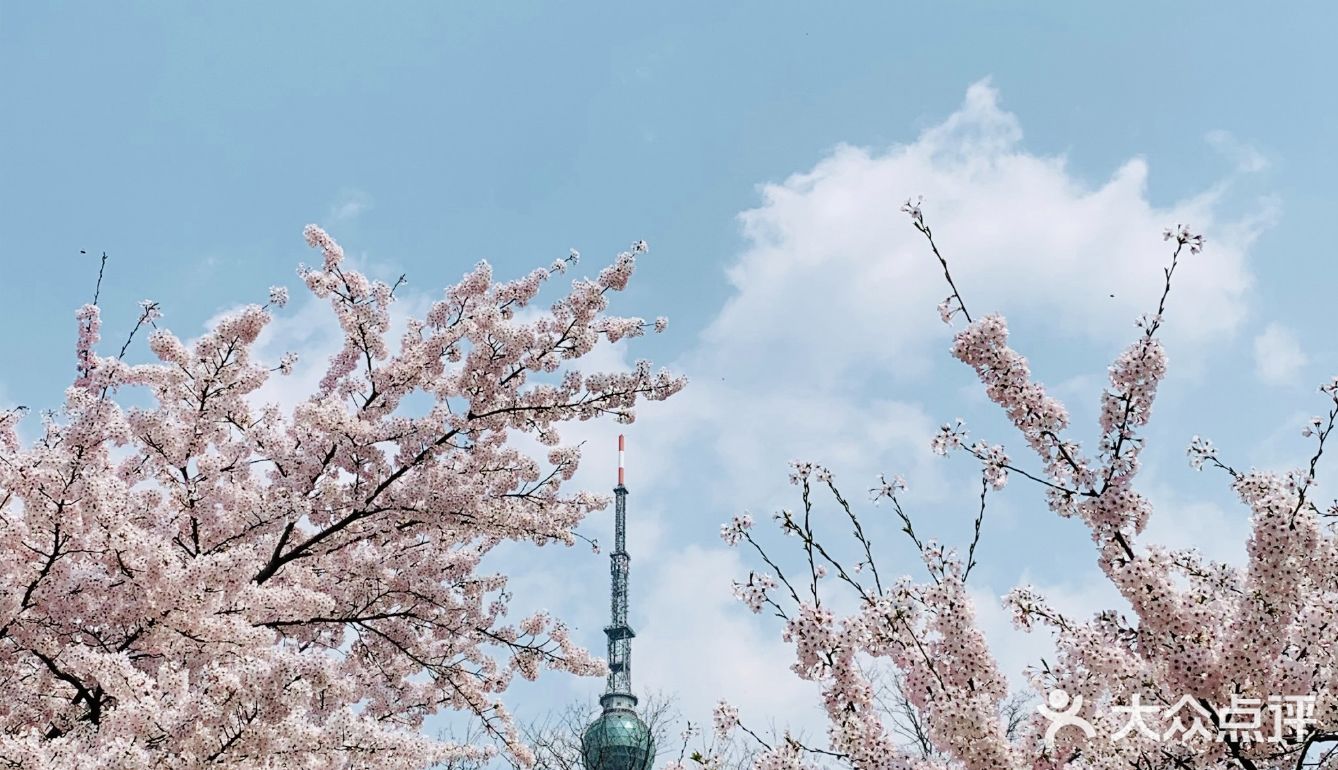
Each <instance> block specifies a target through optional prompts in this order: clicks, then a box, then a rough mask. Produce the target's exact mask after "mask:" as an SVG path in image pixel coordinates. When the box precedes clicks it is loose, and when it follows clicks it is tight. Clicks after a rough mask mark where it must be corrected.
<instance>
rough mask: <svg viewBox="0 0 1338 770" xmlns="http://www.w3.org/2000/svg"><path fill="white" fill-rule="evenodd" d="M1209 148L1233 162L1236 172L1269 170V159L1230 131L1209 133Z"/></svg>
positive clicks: (1206, 136) (1249, 172) (1207, 137)
mask: <svg viewBox="0 0 1338 770" xmlns="http://www.w3.org/2000/svg"><path fill="white" fill-rule="evenodd" d="M1204 139H1206V140H1207V142H1208V146H1210V147H1212V148H1213V149H1214V150H1216V151H1217V153H1218V154H1219V155H1221V156H1222V157H1224V158H1226V159H1227V160H1229V161H1231V162H1232V163H1233V164H1235V166H1236V171H1238V172H1240V173H1244V174H1253V173H1257V172H1259V171H1263V170H1264V169H1266V168H1268V166H1269V162H1268V158H1266V157H1264V154H1263V153H1262V152H1260V151H1259V150H1258V149H1257V148H1255V147H1254V146H1253V145H1251V144H1249V143H1247V142H1242V141H1241V140H1239V139H1237V138H1236V137H1235V136H1233V135H1232V134H1231V132H1229V131H1223V130H1222V129H1216V130H1213V131H1209V132H1208V133H1207V135H1205V136H1204Z"/></svg>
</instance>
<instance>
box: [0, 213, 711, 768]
mask: <svg viewBox="0 0 1338 770" xmlns="http://www.w3.org/2000/svg"><path fill="white" fill-rule="evenodd" d="M305 236H306V240H307V242H308V243H309V244H310V245H311V246H312V247H313V248H315V249H317V250H318V251H319V253H320V254H321V261H320V266H318V267H304V268H302V270H301V272H300V275H301V277H302V280H303V283H304V284H305V285H306V287H307V288H308V289H309V290H310V291H311V292H312V294H314V295H315V296H316V297H318V298H324V299H326V300H328V302H329V306H330V309H331V311H332V315H333V320H334V322H335V323H336V324H337V328H338V329H339V330H340V333H341V335H342V346H341V348H340V350H339V351H338V352H337V353H336V354H335V355H334V356H333V357H332V358H331V359H330V361H329V363H328V366H327V367H326V369H325V371H324V376H323V377H321V378H320V381H319V384H318V385H317V387H316V389H315V391H314V392H312V393H310V394H308V397H307V398H306V399H305V400H303V401H301V402H300V403H298V404H297V405H296V406H295V407H292V408H290V409H283V408H280V407H279V406H277V405H273V404H264V403H260V402H259V397H258V395H257V393H258V390H259V389H260V387H261V386H262V385H263V384H264V383H265V382H266V380H267V378H268V377H269V376H271V374H272V373H273V372H274V371H276V370H277V371H278V372H280V373H284V374H287V373H290V372H292V371H293V370H294V367H295V366H296V365H297V358H296V356H293V355H291V354H290V355H286V356H284V357H283V359H282V360H281V361H280V362H279V363H278V365H277V366H273V365H269V366H267V365H265V364H264V363H262V362H261V361H260V360H258V358H257V355H256V343H257V340H258V339H259V338H260V335H261V334H262V332H263V331H264V329H265V328H266V327H267V326H268V324H269V323H270V322H271V321H272V319H273V316H272V311H273V310H274V309H276V308H279V307H282V306H283V305H284V304H285V303H286V302H287V301H288V294H287V291H286V290H285V289H282V288H281V287H276V288H274V289H271V290H270V292H269V298H268V299H269V302H268V304H267V305H266V306H261V305H250V306H247V307H245V308H243V309H241V310H239V311H237V312H235V313H232V314H230V315H228V316H226V317H224V318H223V319H222V320H220V321H219V322H218V323H217V324H216V325H215V326H214V327H213V328H212V329H210V330H209V331H208V332H206V333H205V334H204V335H202V336H200V337H199V338H198V339H195V340H193V341H187V340H183V339H181V338H179V337H177V336H176V335H174V334H172V333H171V332H170V331H168V330H166V329H163V328H157V324H155V322H156V321H157V320H158V319H159V317H160V314H159V311H158V305H157V304H155V303H147V304H145V305H144V306H142V307H141V315H140V322H141V325H146V326H153V327H155V328H154V329H153V331H152V333H151V334H149V336H148V348H149V351H150V352H151V353H152V355H153V356H155V357H156V358H157V361H156V362H153V363H141V364H132V363H129V362H127V361H125V360H123V359H122V356H121V355H120V354H117V355H110V356H102V355H100V354H99V353H98V346H99V343H100V334H101V314H100V310H99V308H98V307H97V306H96V305H86V306H84V307H83V308H81V309H80V310H79V311H78V312H77V314H76V321H77V324H78V337H77V340H76V342H75V351H76V365H77V370H76V379H75V383H74V386H73V387H71V388H69V389H68V390H67V391H66V398H65V403H64V406H63V408H62V409H61V410H60V412H59V413H56V414H53V415H50V416H48V417H47V418H46V419H44V420H43V423H42V424H41V425H40V426H39V430H40V432H41V435H40V437H39V438H38V439H37V440H36V441H35V442H34V443H32V444H31V445H24V444H23V443H22V442H20V441H19V440H18V435H17V432H16V428H15V426H16V423H17V422H18V420H19V419H21V417H22V415H21V413H19V412H17V411H15V412H6V413H4V414H3V415H0V514H2V515H3V520H4V522H5V526H4V527H3V529H2V530H0V549H3V553H4V559H3V560H0V679H3V681H4V682H6V689H5V703H4V706H3V708H0V727H2V728H3V729H0V764H4V765H5V766H6V767H15V768H33V769H36V768H52V767H115V768H126V769H127V770H134V769H136V768H149V767H205V766H208V767H220V768H257V767H266V768H276V769H282V768H352V767H369V766H376V767H384V768H403V769H404V770H408V769H409V768H415V769H420V768H426V767H429V766H433V765H434V763H456V762H466V763H467V762H475V761H487V760H488V759H489V758H490V757H493V756H494V755H496V754H497V753H498V752H501V753H502V754H504V755H505V756H506V758H507V761H508V762H510V763H514V764H518V765H525V764H528V763H529V762H531V761H532V760H533V754H532V752H531V751H530V750H529V749H528V748H527V747H526V745H525V742H524V740H523V739H522V738H521V736H520V733H519V732H518V730H517V728H516V726H515V725H514V722H513V720H512V719H511V717H510V715H509V712H508V711H507V709H506V708H505V706H504V704H503V701H502V696H503V694H504V693H505V692H506V690H507V689H508V687H509V685H510V683H511V681H512V680H513V679H514V677H516V676H520V677H522V678H525V679H533V678H534V677H536V676H538V675H539V674H540V672H541V671H542V670H545V669H549V670H560V671H567V672H572V673H576V674H582V675H597V674H602V673H604V669H605V667H604V664H603V663H602V662H601V661H600V660H598V659H596V658H595V657H593V656H592V655H590V654H589V653H588V652H587V651H585V650H584V649H582V648H580V647H579V646H578V645H576V644H575V642H574V641H573V639H572V638H571V635H570V633H569V631H568V629H567V627H566V626H564V625H563V624H562V623H561V622H560V621H559V620H558V619H556V618H553V617H550V616H548V615H546V614H542V613H540V614H536V615H532V616H530V617H527V618H523V619H520V620H519V621H515V622H513V621H508V620H507V617H506V615H507V612H508V607H509V605H510V593H509V591H508V581H507V576H506V575H505V574H501V573H498V572H495V571H494V570H491V569H485V568H484V567H483V563H484V560H485V558H486V557H487V556H488V554H489V553H490V552H492V551H493V549H495V548H496V547H497V546H498V545H500V544H502V543H506V542H530V543H537V544H543V543H564V544H572V543H574V542H575V540H576V539H577V533H576V528H577V527H578V526H579V525H580V523H581V521H582V520H583V519H584V517H585V516H586V515H587V514H588V513H590V512H591V511H594V510H597V509H599V508H602V507H603V506H605V505H607V503H608V500H607V498H605V497H601V496H597V495H594V494H591V493H588V492H584V491H573V490H569V489H568V488H567V486H566V485H565V484H564V482H565V481H566V480H568V479H570V478H571V477H572V474H573V473H574V472H575V470H576V467H577V464H578V463H579V461H580V453H579V451H578V449H577V447H575V446H571V445H566V446H564V445H563V443H562V439H561V436H560V433H561V432H562V430H563V429H564V426H566V425H569V424H570V423H572V422H574V421H578V420H589V419H593V418H598V417H602V416H613V417H615V418H618V419H621V420H631V419H633V418H634V416H635V407H636V405H637V404H639V403H642V402H645V401H648V400H649V401H656V400H661V399H665V398H668V397H670V396H672V395H673V394H674V393H676V392H677V391H678V390H680V389H681V388H682V387H683V384H684V381H683V380H682V379H681V378H679V377H676V376H673V375H671V374H668V373H666V372H652V371H651V369H650V365H649V364H648V363H645V362H642V363H639V364H637V365H636V366H635V367H633V368H632V370H630V371H627V372H621V373H606V372H599V371H591V370H589V369H588V368H585V367H581V366H579V364H580V363H581V359H582V358H583V357H585V356H586V355H587V354H588V353H589V352H590V351H591V350H592V349H593V347H594V345H595V344H596V342H597V340H598V339H599V338H600V337H601V335H605V334H607V331H608V330H610V329H619V328H626V324H627V323H628V321H626V320H625V319H621V318H617V317H614V316H610V315H608V314H607V313H606V310H607V305H608V296H607V295H608V292H612V291H617V290H619V289H621V288H622V287H623V286H625V285H626V283H627V281H628V279H629V277H630V275H631V273H632V270H633V267H634V262H635V259H634V255H635V254H640V253H642V252H644V250H645V249H644V244H638V245H637V246H636V247H634V248H633V250H632V251H629V252H627V253H626V254H624V255H620V256H619V257H618V258H617V260H616V261H615V264H614V266H613V267H612V268H610V269H609V270H607V271H605V272H604V274H602V277H601V279H600V280H599V281H589V280H581V279H578V280H576V281H574V282H573V283H572V286H571V289H570V291H568V292H566V293H565V294H564V295H561V296H559V297H558V298H557V299H556V301H555V302H554V303H553V304H552V306H551V309H549V310H547V311H546V312H538V313H528V314H526V316H527V317H528V318H530V320H527V321H523V322H522V321H520V320H518V316H517V315H516V311H517V310H519V309H521V308H524V307H527V306H528V305H530V304H531V303H533V302H534V301H535V300H536V299H537V297H538V296H539V291H540V289H541V287H542V286H543V285H544V284H545V283H546V282H547V281H548V279H549V278H550V277H551V276H552V275H553V274H555V272H556V271H555V270H537V271H534V272H532V273H530V274H528V275H526V276H524V277H522V278H520V279H517V280H513V281H496V280H494V279H493V276H492V272H491V268H490V267H489V266H488V265H487V264H486V263H481V264H479V265H478V266H476V267H475V268H474V269H472V270H471V271H469V272H468V273H466V275H465V276H464V278H463V279H462V280H461V281H460V282H459V283H457V284H455V285H454V286H452V287H450V288H449V289H447V290H446V292H445V293H444V295H443V297H442V298H441V299H439V300H438V301H437V302H435V303H434V304H433V305H432V306H431V308H430V309H429V310H428V311H427V313H426V314H425V315H424V316H422V317H418V318H410V319H408V321H407V324H406V326H407V331H406V332H405V333H404V334H403V335H402V336H401V337H400V338H399V340H398V342H397V343H396V341H394V340H392V339H390V338H389V330H390V327H391V312H392V305H393V303H394V302H395V288H396V285H398V284H396V285H390V284H386V283H383V282H380V281H376V280H373V279H371V278H369V277H367V276H365V275H363V274H361V273H359V272H357V271H355V270H352V269H350V268H349V266H348V265H347V264H346V261H345V259H344V252H343V250H342V248H341V247H340V246H339V244H338V243H336V242H335V241H334V239H333V238H331V237H330V236H329V235H328V234H327V233H325V231H323V230H321V229H320V228H318V227H315V226H312V227H308V228H307V229H306V231H305ZM574 261H575V260H574V255H573V258H572V259H570V260H564V261H563V265H564V267H565V266H567V265H569V264H571V263H573V262H574ZM638 325H640V322H638ZM660 326H661V327H662V326H663V324H660ZM132 388H133V389H135V390H137V391H140V390H142V391H143V392H146V393H147V394H148V395H149V396H150V398H149V399H148V400H146V399H144V398H143V397H141V396H138V395H136V396H135V397H134V398H133V399H126V398H123V394H125V393H127V392H129V391H130V390H131V389H132ZM407 403H412V404H413V408H412V409H409V408H401V406H402V405H405V404H407ZM424 404H426V406H424ZM524 435H529V436H533V437H535V438H536V439H538V440H539V441H540V443H541V444H544V445H547V446H549V447H552V450H551V452H550V453H549V455H548V457H547V460H548V463H547V464H545V463H543V462H542V460H541V459H536V458H534V457H531V456H530V453H529V452H528V451H522V449H520V448H519V447H518V445H517V443H516V438H517V437H518V436H524ZM442 710H449V711H460V712H464V713H465V714H468V715H473V718H474V719H476V720H477V721H478V723H479V724H480V725H481V727H482V734H483V735H486V736H487V737H489V738H490V740H485V741H482V742H480V743H475V744H468V745H462V744H454V743H450V742H442V741H438V740H434V739H432V738H429V737H428V736H426V735H424V734H423V733H422V732H421V731H420V728H421V726H422V724H423V722H424V719H426V718H427V717H428V716H430V715H431V714H433V713H435V712H438V711H442Z"/></svg>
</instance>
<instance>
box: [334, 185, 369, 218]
mask: <svg viewBox="0 0 1338 770" xmlns="http://www.w3.org/2000/svg"><path fill="white" fill-rule="evenodd" d="M371 207H372V196H370V195H368V194H367V193H365V192H363V191H362V190H358V189H353V188H349V189H345V190H341V191H340V193H339V197H338V199H337V200H336V201H335V202H334V203H333V204H331V205H330V210H329V213H328V214H327V215H326V217H327V222H328V223H329V224H340V223H344V222H351V221H353V220H354V219H357V218H358V217H360V216H362V214H363V213H364V212H366V211H367V210H368V209H370V208H371Z"/></svg>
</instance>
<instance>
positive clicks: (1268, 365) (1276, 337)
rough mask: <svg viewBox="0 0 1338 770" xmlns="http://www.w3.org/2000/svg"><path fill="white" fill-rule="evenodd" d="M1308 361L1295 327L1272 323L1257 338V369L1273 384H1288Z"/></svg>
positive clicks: (1255, 353) (1264, 378)
mask: <svg viewBox="0 0 1338 770" xmlns="http://www.w3.org/2000/svg"><path fill="white" fill-rule="evenodd" d="M1305 364H1306V355H1305V351H1303V350H1301V343H1300V342H1299V341H1297V339H1296V334H1295V333H1293V332H1292V330H1291V329H1288V328H1287V327H1285V326H1283V325H1282V324H1279V323H1277V322H1274V323H1270V324H1269V325H1268V326H1266V327H1265V328H1264V330H1263V331H1262V332H1260V333H1259V334H1258V336H1256V337H1255V338H1254V372H1255V374H1257V375H1259V379H1261V380H1263V381H1264V382H1267V383H1269V384H1270V385H1288V384H1291V383H1294V382H1295V381H1296V376H1297V375H1298V374H1299V373H1300V371H1301V368H1302V367H1304V366H1305Z"/></svg>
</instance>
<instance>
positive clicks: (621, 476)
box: [581, 434, 655, 770]
mask: <svg viewBox="0 0 1338 770" xmlns="http://www.w3.org/2000/svg"><path fill="white" fill-rule="evenodd" d="M625 450H626V439H625V438H624V437H623V436H622V435H621V434H620V435H619V436H618V486H616V487H614V488H613V494H614V496H615V499H616V503H615V505H614V514H613V515H614V519H613V553H611V554H610V555H609V582H610V589H611V590H610V592H609V593H610V597H609V598H610V618H609V625H608V626H607V627H606V628H605V629H604V635H605V636H607V637H608V642H609V656H608V661H609V678H608V683H607V685H606V686H605V687H604V694H603V695H602V696H600V698H599V705H601V706H603V707H604V712H603V713H602V714H601V715H600V716H599V718H597V719H596V720H595V721H594V722H592V723H591V724H590V726H589V727H587V728H586V730H585V734H584V735H582V737H581V757H582V759H583V760H584V762H585V767H586V770H650V767H651V765H653V764H654V762H655V737H654V735H653V734H652V732H651V730H650V728H649V727H648V726H647V725H646V723H645V722H644V721H642V719H641V717H640V716H638V715H637V713H636V704H637V700H636V696H635V695H633V694H632V638H633V637H634V636H636V634H635V633H633V632H632V627H631V626H630V625H628V624H627V576H628V569H629V567H630V566H631V561H632V558H631V557H630V556H629V555H628V554H627V487H626V486H625V482H626V473H627V471H626V466H625V463H624V460H625V457H626V453H625Z"/></svg>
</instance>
